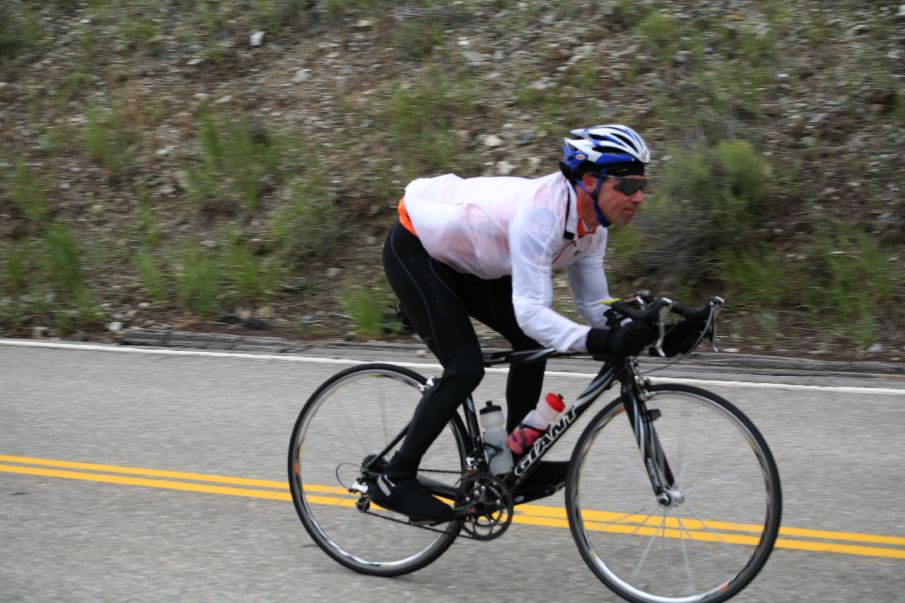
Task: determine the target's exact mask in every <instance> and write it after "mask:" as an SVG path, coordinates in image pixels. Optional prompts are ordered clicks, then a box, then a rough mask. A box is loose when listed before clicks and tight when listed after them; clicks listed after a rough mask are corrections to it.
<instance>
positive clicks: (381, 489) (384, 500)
mask: <svg viewBox="0 0 905 603" xmlns="http://www.w3.org/2000/svg"><path fill="white" fill-rule="evenodd" d="M371 501H372V502H375V503H377V504H378V505H380V506H381V507H383V508H385V509H389V510H390V511H396V512H397V513H402V514H403V515H407V516H409V517H411V518H412V519H414V520H416V521H432V522H438V523H439V522H443V521H449V520H450V519H452V518H453V510H452V507H450V506H449V505H445V504H443V503H442V502H440V501H439V500H437V499H436V498H434V497H433V496H432V495H431V493H430V492H428V491H427V489H426V488H425V487H424V486H422V485H421V484H419V483H418V480H417V479H415V478H414V477H403V478H396V479H394V478H391V477H389V476H388V474H387V473H382V474H381V475H380V477H378V478H377V480H376V481H375V482H374V486H373V488H371Z"/></svg>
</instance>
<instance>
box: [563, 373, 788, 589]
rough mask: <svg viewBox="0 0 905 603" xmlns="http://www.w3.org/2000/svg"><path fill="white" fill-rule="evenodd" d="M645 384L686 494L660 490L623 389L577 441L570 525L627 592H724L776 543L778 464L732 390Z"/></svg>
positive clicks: (599, 569)
mask: <svg viewBox="0 0 905 603" xmlns="http://www.w3.org/2000/svg"><path fill="white" fill-rule="evenodd" d="M648 392H649V393H650V398H649V399H648V400H647V401H646V403H645V404H646V407H647V408H648V409H655V410H658V411H659V413H660V414H659V416H657V417H656V419H655V420H654V422H653V426H654V429H655V430H656V435H657V437H658V438H659V440H660V442H661V444H662V449H663V450H664V452H665V455H666V457H667V462H668V463H669V465H670V466H671V469H672V472H673V474H674V475H675V476H676V486H677V488H676V492H677V493H678V496H677V497H676V500H677V502H676V503H675V504H669V505H662V504H660V503H659V502H658V501H657V499H656V497H655V496H654V492H653V488H652V486H651V482H650V479H649V477H648V474H647V472H646V471H645V468H644V466H643V463H642V462H641V453H640V450H639V448H638V444H637V443H636V440H635V436H634V434H633V431H632V429H631V425H630V423H629V421H628V420H626V422H625V424H624V425H619V426H618V428H616V427H617V426H616V424H615V423H614V422H613V420H614V419H615V418H616V417H618V416H620V415H623V414H625V412H624V411H625V408H624V406H623V398H619V399H617V400H615V401H614V402H612V403H610V404H609V405H607V406H606V407H605V408H604V409H603V410H602V411H600V413H598V414H597V416H596V417H594V419H593V420H592V421H591V422H590V423H589V424H588V425H587V427H586V428H585V430H584V432H583V433H582V435H581V436H580V438H579V440H578V443H577V444H576V447H575V450H574V452H573V455H572V461H571V463H570V470H569V475H568V479H567V483H566V509H567V514H568V518H569V526H570V529H571V531H572V536H573V538H574V539H575V542H576V544H577V545H578V549H579V551H580V553H581V556H582V558H583V559H584V560H585V562H586V563H587V565H588V567H590V569H591V571H592V572H594V574H595V575H596V576H597V577H598V578H599V579H600V580H601V581H602V582H603V583H604V584H605V585H606V586H607V587H609V588H610V589H611V590H612V591H613V592H615V593H616V594H618V595H620V596H621V597H622V598H624V599H626V600H628V601H633V602H636V603H678V602H679V601H681V602H683V603H691V602H701V603H717V602H719V601H725V600H727V599H729V598H731V597H733V596H735V595H736V594H738V593H739V592H740V591H741V590H742V589H743V588H745V587H746V586H747V585H748V584H749V583H750V582H751V580H753V579H754V577H755V576H756V575H757V574H758V572H759V571H760V570H761V569H762V568H763V566H764V564H765V563H766V562H767V559H768V558H769V556H770V553H771V552H772V550H773V545H774V543H775V541H776V536H777V534H778V532H779V525H780V521H781V516H782V492H781V485H780V479H779V471H778V470H777V468H776V463H775V461H774V459H773V455H772V453H771V452H770V449H769V447H768V446H767V443H766V441H765V440H764V438H763V436H762V435H761V434H760V432H759V431H758V430H757V428H756V427H755V426H754V424H753V423H752V422H751V421H750V420H749V419H748V418H747V417H746V416H745V415H744V414H743V413H742V412H741V411H740V410H739V409H738V408H736V407H735V406H734V405H732V404H731V403H729V402H728V401H726V400H725V399H723V398H721V397H720V396H717V395H716V394H713V393H711V392H708V391H706V390H703V389H700V388H696V387H691V386H686V385H676V384H664V385H657V386H653V387H650V388H649V389H648ZM607 427H610V429H607ZM686 444H688V445H689V446H685V445H686ZM680 499H681V500H680ZM639 503H640V506H639ZM638 551H640V552H638ZM683 570H684V573H683Z"/></svg>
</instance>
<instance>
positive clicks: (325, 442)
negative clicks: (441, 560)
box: [289, 364, 465, 576]
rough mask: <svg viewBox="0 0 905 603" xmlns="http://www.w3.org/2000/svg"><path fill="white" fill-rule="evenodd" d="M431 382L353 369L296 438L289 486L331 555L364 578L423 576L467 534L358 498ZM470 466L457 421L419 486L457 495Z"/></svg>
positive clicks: (311, 412)
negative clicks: (416, 522) (429, 483)
mask: <svg viewBox="0 0 905 603" xmlns="http://www.w3.org/2000/svg"><path fill="white" fill-rule="evenodd" d="M424 383H425V379H424V377H422V376H421V375H419V374H418V373H416V372H414V371H411V370H409V369H406V368H403V367H397V366H393V365H387V364H367V365H361V366H356V367H352V368H349V369H347V370H344V371H342V372H340V373H338V374H336V375H334V376H333V377H331V378H330V379H328V380H327V381H326V382H325V383H324V384H323V385H321V386H320V387H319V388H318V389H317V391H315V392H314V394H312V396H311V398H310V399H309V400H308V402H307V403H306V404H305V406H304V408H303V409H302V412H301V414H300V415H299V418H298V420H297V421H296V424H295V428H294V429H293V431H292V440H291V443H290V446H289V483H290V490H291V491H292V500H293V502H294V503H295V508H296V510H297V511H298V514H299V517H300V518H301V520H302V523H303V524H304V526H305V528H306V529H307V530H308V533H309V534H310V535H311V537H312V538H313V539H314V541H315V542H316V543H317V545H318V546H319V547H320V548H321V549H323V550H324V551H325V552H326V553H327V554H328V555H330V556H331V557H333V558H334V559H335V560H336V561H338V562H339V563H341V564H343V565H345V566H346V567H349V568H351V569H353V570H355V571H358V572H362V573H365V574H372V575H380V576H396V575H400V574H406V573H409V572H413V571H415V570H417V569H420V568H422V567H424V566H426V565H427V564H429V563H431V562H432V561H434V560H436V559H437V558H438V557H440V555H442V554H443V553H444V552H445V551H446V549H447V548H449V546H450V545H451V544H452V543H453V541H454V540H455V539H456V536H457V535H458V534H459V531H460V529H461V527H462V522H461V521H454V522H449V523H446V524H442V525H440V526H437V527H436V528H435V530H436V531H431V530H426V529H423V528H420V527H417V526H413V525H411V524H410V523H409V522H408V518H407V517H405V516H403V515H399V514H397V513H394V512H390V511H387V510H385V509H381V508H380V507H378V506H377V505H376V504H369V501H368V499H367V497H366V496H362V495H361V493H360V492H358V491H355V492H351V491H350V488H352V486H353V485H356V484H357V485H358V486H362V485H365V484H366V481H367V480H365V479H362V477H363V473H367V472H363V465H365V464H367V463H368V462H370V461H371V460H372V459H373V458H374V457H375V455H378V454H379V453H380V452H381V451H383V450H384V448H385V447H386V446H387V445H388V444H389V443H390V442H392V441H393V440H394V439H395V438H396V436H397V435H398V434H399V433H400V432H401V431H402V429H403V428H404V427H405V426H406V424H407V423H408V422H409V421H410V420H411V418H412V415H413V414H414V410H415V406H416V405H417V403H418V402H419V400H420V399H421V395H422V392H421V387H422V386H423V385H424ZM400 442H401V439H400ZM400 442H397V443H396V445H395V446H394V447H393V449H391V450H390V451H389V452H388V453H387V454H386V455H385V460H388V459H389V458H391V457H392V453H393V450H395V448H398V445H399V443H400ZM464 467H465V437H464V427H463V426H462V422H461V419H459V417H458V415H457V416H455V417H454V419H453V420H452V421H450V423H449V424H448V426H447V427H446V429H444V431H443V432H442V433H441V434H440V436H439V437H438V438H437V440H436V441H435V442H434V444H432V445H431V447H430V449H429V450H428V452H427V454H426V455H425V456H424V459H423V460H422V462H421V467H420V469H419V479H423V478H425V477H427V478H429V479H431V480H433V481H434V483H435V484H437V485H439V486H440V487H441V488H442V487H443V486H445V487H447V488H448V489H449V490H450V491H454V490H455V488H456V485H457V483H458V482H459V480H460V478H461V476H462V472H463V470H464ZM438 482H439V483H438ZM447 502H451V501H447Z"/></svg>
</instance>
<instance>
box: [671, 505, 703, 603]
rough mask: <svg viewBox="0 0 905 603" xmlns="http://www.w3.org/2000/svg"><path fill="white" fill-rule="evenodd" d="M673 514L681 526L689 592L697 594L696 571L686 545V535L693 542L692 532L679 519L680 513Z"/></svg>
mask: <svg viewBox="0 0 905 603" xmlns="http://www.w3.org/2000/svg"><path fill="white" fill-rule="evenodd" d="M673 514H674V515H675V518H676V522H677V523H678V524H679V535H680V537H681V541H680V542H681V544H682V558H683V559H684V560H685V573H686V575H687V576H688V589H689V592H696V591H697V586H695V580H694V570H693V569H692V567H691V563H690V562H689V561H688V547H687V545H686V543H685V535H686V534H688V539H689V541H690V540H691V532H689V531H688V528H687V527H685V522H684V521H682V518H681V517H679V513H678V511H676V510H675V509H674V510H673Z"/></svg>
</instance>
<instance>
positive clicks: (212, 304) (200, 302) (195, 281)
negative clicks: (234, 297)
mask: <svg viewBox="0 0 905 603" xmlns="http://www.w3.org/2000/svg"><path fill="white" fill-rule="evenodd" d="M175 272H176V294H177V297H178V299H179V302H180V303H181V304H182V306H183V307H185V308H187V309H188V310H191V311H192V312H193V313H194V314H196V315H197V316H209V315H211V314H212V313H213V312H214V311H216V310H217V308H218V306H219V304H220V295H221V293H222V285H221V275H220V270H219V267H218V265H217V262H216V261H215V260H214V259H213V258H212V257H211V256H210V255H209V254H207V253H206V252H204V251H203V250H202V249H201V248H200V247H199V246H198V245H197V244H194V245H191V246H190V247H189V248H188V249H186V250H185V251H183V252H182V254H181V255H180V256H179V257H178V259H177V265H176V271H175Z"/></svg>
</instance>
